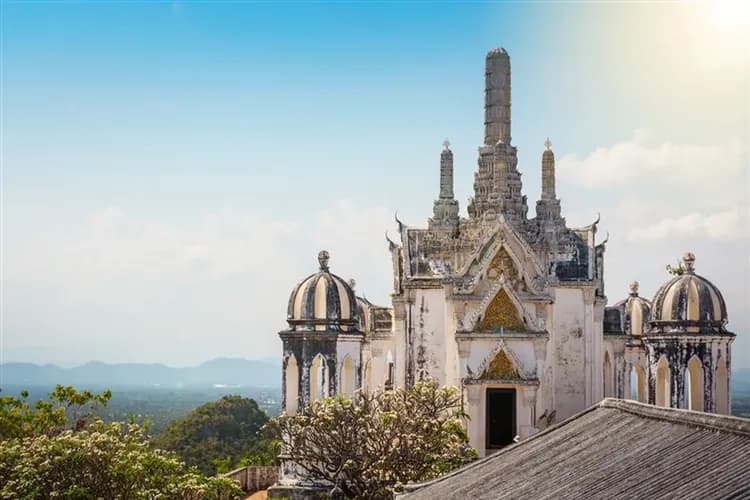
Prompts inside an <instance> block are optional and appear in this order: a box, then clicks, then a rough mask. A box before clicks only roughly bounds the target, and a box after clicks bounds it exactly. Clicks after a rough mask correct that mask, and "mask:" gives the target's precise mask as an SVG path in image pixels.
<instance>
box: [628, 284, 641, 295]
mask: <svg viewBox="0 0 750 500" xmlns="http://www.w3.org/2000/svg"><path fill="white" fill-rule="evenodd" d="M638 287H639V284H638V282H637V281H633V282H632V283H630V295H633V296H634V297H637V296H638Z"/></svg>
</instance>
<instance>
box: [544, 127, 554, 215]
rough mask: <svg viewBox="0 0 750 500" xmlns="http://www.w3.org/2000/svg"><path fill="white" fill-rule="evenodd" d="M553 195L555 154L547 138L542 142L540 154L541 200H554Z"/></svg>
mask: <svg viewBox="0 0 750 500" xmlns="http://www.w3.org/2000/svg"><path fill="white" fill-rule="evenodd" d="M556 197H557V194H556V193H555V153H553V152H552V142H551V141H550V140H549V137H548V138H547V140H546V141H544V153H542V199H543V200H554V199H555V198H556Z"/></svg>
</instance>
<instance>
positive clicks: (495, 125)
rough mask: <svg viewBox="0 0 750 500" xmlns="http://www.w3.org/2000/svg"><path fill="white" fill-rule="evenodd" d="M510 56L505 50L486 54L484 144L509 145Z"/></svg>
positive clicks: (500, 49)
mask: <svg viewBox="0 0 750 500" xmlns="http://www.w3.org/2000/svg"><path fill="white" fill-rule="evenodd" d="M510 140H511V138H510V56H508V53H507V52H506V51H505V49H502V48H497V49H492V50H490V51H489V52H488V53H487V59H486V61H485V71H484V143H485V144H486V145H488V146H494V145H495V144H497V143H498V142H502V143H504V144H510Z"/></svg>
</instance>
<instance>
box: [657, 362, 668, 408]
mask: <svg viewBox="0 0 750 500" xmlns="http://www.w3.org/2000/svg"><path fill="white" fill-rule="evenodd" d="M669 399H670V398H669V364H667V360H666V358H664V357H662V358H660V359H659V362H658V363H657V364H656V405H657V406H665V407H667V408H669Z"/></svg>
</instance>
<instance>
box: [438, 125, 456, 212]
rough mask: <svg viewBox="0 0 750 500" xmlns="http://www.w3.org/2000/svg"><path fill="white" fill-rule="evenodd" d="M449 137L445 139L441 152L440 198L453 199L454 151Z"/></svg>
mask: <svg viewBox="0 0 750 500" xmlns="http://www.w3.org/2000/svg"><path fill="white" fill-rule="evenodd" d="M450 145H451V143H450V142H448V139H446V140H445V141H443V151H442V152H441V153H440V199H441V200H452V199H453V152H452V151H451V150H450Z"/></svg>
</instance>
